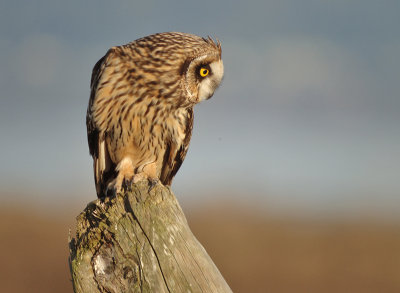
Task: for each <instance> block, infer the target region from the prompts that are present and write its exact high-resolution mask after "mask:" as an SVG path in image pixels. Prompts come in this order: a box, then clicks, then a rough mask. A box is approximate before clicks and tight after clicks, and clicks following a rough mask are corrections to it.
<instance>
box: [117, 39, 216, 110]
mask: <svg viewBox="0 0 400 293" xmlns="http://www.w3.org/2000/svg"><path fill="white" fill-rule="evenodd" d="M124 47H127V48H129V49H130V52H132V53H133V55H134V56H135V57H134V59H131V60H133V61H134V64H133V65H132V66H131V67H132V68H135V71H136V72H135V74H136V75H135V76H134V77H133V79H135V80H137V81H138V79H139V77H140V78H142V79H143V82H140V83H142V84H146V89H149V90H150V91H154V94H151V95H152V96H153V97H154V96H159V97H160V98H163V100H164V101H165V102H166V103H171V104H173V105H176V106H180V107H182V106H183V107H186V106H193V105H194V104H197V103H199V102H201V101H203V100H207V99H209V98H211V96H212V95H213V94H214V91H215V90H216V89H217V87H218V86H219V85H220V83H221V81H222V78H223V75H224V66H223V63H222V59H221V44H220V43H219V41H217V42H214V41H213V40H212V39H211V38H210V37H208V38H201V37H198V36H196V35H192V34H186V33H179V32H168V33H159V34H154V35H150V36H147V37H144V38H142V39H138V40H136V41H134V42H132V43H130V44H127V45H126V46H124ZM124 47H122V48H121V50H123V49H124ZM129 58H131V57H129ZM131 70H132V69H131ZM138 83H139V82H138Z"/></svg>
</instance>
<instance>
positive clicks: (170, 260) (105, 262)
mask: <svg viewBox="0 0 400 293" xmlns="http://www.w3.org/2000/svg"><path fill="white" fill-rule="evenodd" d="M70 269H71V275H72V281H73V286H74V291H75V292H76V293H78V292H79V293H81V292H85V293H92V292H232V291H231V289H230V288H229V286H228V284H227V283H226V282H225V280H224V278H223V277H222V275H221V274H220V272H219V271H218V269H217V267H216V266H215V264H214V263H213V261H212V260H211V258H210V257H209V255H208V254H207V252H206V251H205V250H204V248H203V247H202V245H201V244H200V243H199V242H198V241H197V239H196V238H195V236H194V235H193V233H192V232H191V230H190V228H189V226H188V223H187V221H186V218H185V216H184V214H183V212H182V209H181V207H180V206H179V203H178V202H177V200H176V198H175V196H174V194H173V193H172V192H171V190H170V188H169V187H165V186H163V185H161V184H157V185H156V186H155V187H154V188H153V189H152V190H151V191H150V192H149V185H148V183H147V181H142V182H139V183H137V184H135V185H133V186H132V191H128V192H125V193H122V194H118V195H117V196H116V197H114V198H111V199H110V198H106V199H105V200H100V199H98V200H96V201H93V202H91V203H90V204H88V206H87V207H86V209H85V210H84V211H83V212H82V213H81V214H80V215H79V216H78V217H77V228H76V238H74V239H71V240H70Z"/></svg>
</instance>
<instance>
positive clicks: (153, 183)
mask: <svg viewBox="0 0 400 293" xmlns="http://www.w3.org/2000/svg"><path fill="white" fill-rule="evenodd" d="M159 182H160V180H159V179H158V178H149V193H150V191H151V190H152V189H153V188H154V186H156V185H157V183H159Z"/></svg>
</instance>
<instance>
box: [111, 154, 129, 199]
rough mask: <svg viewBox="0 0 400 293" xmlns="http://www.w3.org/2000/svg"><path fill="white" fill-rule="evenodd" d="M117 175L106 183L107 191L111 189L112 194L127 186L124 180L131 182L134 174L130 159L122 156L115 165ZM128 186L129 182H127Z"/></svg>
mask: <svg viewBox="0 0 400 293" xmlns="http://www.w3.org/2000/svg"><path fill="white" fill-rule="evenodd" d="M116 171H117V172H118V175H117V177H116V178H115V179H114V180H112V181H111V182H110V183H108V185H107V192H106V194H108V193H109V191H113V193H114V194H117V193H119V192H121V190H122V188H123V187H124V188H125V189H126V188H127V186H126V185H127V184H126V182H131V181H132V180H133V176H134V168H133V163H132V160H131V159H130V158H129V157H125V158H123V159H122V160H121V161H120V162H119V163H118V165H117V168H116ZM129 187H130V184H129Z"/></svg>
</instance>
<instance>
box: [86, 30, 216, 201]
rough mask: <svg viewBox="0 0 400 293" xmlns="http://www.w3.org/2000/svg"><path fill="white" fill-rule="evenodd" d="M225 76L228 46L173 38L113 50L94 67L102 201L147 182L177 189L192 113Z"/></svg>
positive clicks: (96, 162) (93, 143) (93, 145)
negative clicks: (174, 182) (223, 56)
mask: <svg viewBox="0 0 400 293" xmlns="http://www.w3.org/2000/svg"><path fill="white" fill-rule="evenodd" d="M223 75H224V66H223V63H222V59H221V44H220V43H219V41H217V42H215V41H213V40H212V39H211V38H210V37H208V38H201V37H198V36H195V35H191V34H186V33H179V32H169V33H159V34H154V35H150V36H147V37H144V38H141V39H138V40H136V41H133V42H131V43H128V44H126V45H123V46H116V47H112V48H111V49H109V50H108V52H107V53H106V55H105V56H103V57H102V58H101V59H100V60H99V61H98V62H97V63H96V65H95V66H94V68H93V73H92V78H91V94H90V99H89V106H88V109H87V115H86V126H87V136H88V142H89V150H90V154H91V155H92V157H93V166H94V177H95V183H96V192H97V195H98V197H100V198H102V197H105V196H109V195H113V194H115V193H118V192H120V191H121V190H122V189H124V188H126V187H127V186H130V185H131V184H132V183H135V182H138V181H140V180H143V179H148V180H149V182H150V186H154V184H156V183H158V182H161V183H162V184H164V185H171V182H172V179H173V178H174V176H175V174H176V173H177V171H178V170H179V168H180V166H181V164H182V162H183V160H184V159H185V156H186V153H187V150H188V146H189V142H190V138H191V133H192V127H193V107H194V105H196V104H197V103H199V102H201V101H204V100H207V99H209V98H211V96H212V95H213V94H214V91H215V90H216V89H217V88H218V86H219V85H220V83H221V81H222V78H223Z"/></svg>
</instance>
